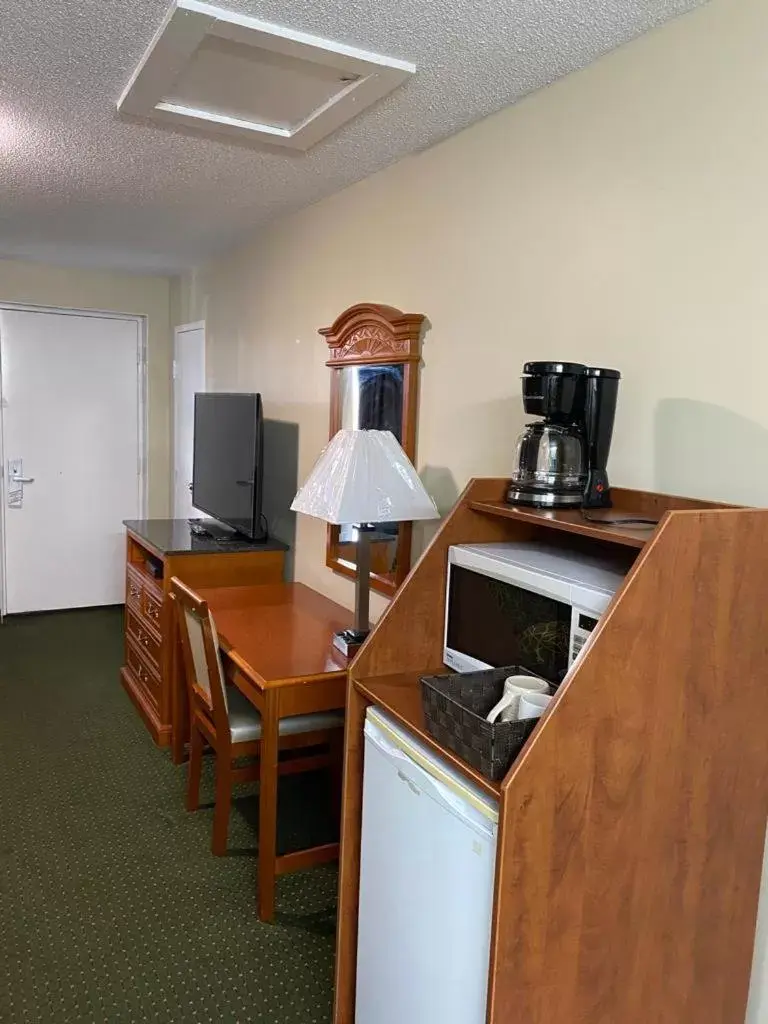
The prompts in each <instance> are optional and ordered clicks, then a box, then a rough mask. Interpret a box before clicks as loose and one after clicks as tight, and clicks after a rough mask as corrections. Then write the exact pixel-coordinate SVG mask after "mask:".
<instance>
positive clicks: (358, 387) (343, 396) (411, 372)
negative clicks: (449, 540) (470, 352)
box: [320, 303, 426, 596]
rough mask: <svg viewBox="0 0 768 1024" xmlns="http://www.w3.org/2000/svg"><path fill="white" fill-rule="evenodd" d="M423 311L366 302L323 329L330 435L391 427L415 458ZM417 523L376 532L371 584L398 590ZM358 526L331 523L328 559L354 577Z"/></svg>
mask: <svg viewBox="0 0 768 1024" xmlns="http://www.w3.org/2000/svg"><path fill="white" fill-rule="evenodd" d="M425 319H426V318H425V316H424V314H423V313H403V312H402V311H401V310H399V309H395V308H394V306H381V305H378V304H375V303H361V304H360V305H357V306H351V307H350V308H349V309H347V310H345V311H344V312H343V313H342V314H341V315H340V316H338V317H337V318H336V320H335V321H334V322H333V323H332V324H331V326H330V327H322V328H321V329H320V334H322V335H323V336H324V338H325V339H326V341H327V342H328V348H329V350H330V359H329V360H328V362H327V364H326V365H327V366H329V367H330V368H331V421H330V432H329V437H333V436H334V434H336V432H337V431H338V430H340V429H341V428H342V427H345V428H353V429H354V428H357V429H369V430H371V429H373V430H391V431H392V433H393V434H394V435H395V437H396V438H397V440H398V441H399V442H400V444H401V445H402V446H403V450H404V451H405V453H406V455H407V456H408V458H409V459H410V460H411V462H414V463H415V461H416V416H417V409H418V389H419V363H420V361H421V334H422V327H423V324H424V320H425ZM411 529H412V526H411V523H392V524H391V525H390V524H385V525H382V526H381V527H380V529H378V530H377V531H376V533H374V534H373V535H372V537H371V573H370V581H371V588H372V589H373V590H377V591H378V592H379V593H380V594H387V595H388V596H391V595H392V594H394V593H395V591H396V590H397V588H398V587H399V586H400V584H401V583H402V582H403V580H404V579H405V577H406V576H407V575H408V570H409V569H410V566H411ZM356 540H357V537H356V530H355V528H354V527H350V526H329V527H328V541H327V544H326V557H325V564H326V565H327V566H328V567H329V568H330V569H333V570H334V572H339V573H342V574H343V575H344V576H350V577H352V578H354V577H355V574H356V564H355V553H356Z"/></svg>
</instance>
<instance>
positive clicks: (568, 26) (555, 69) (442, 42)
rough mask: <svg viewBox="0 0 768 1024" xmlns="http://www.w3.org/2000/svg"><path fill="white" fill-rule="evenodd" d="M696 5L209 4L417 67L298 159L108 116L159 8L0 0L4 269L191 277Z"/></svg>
mask: <svg viewBox="0 0 768 1024" xmlns="http://www.w3.org/2000/svg"><path fill="white" fill-rule="evenodd" d="M699 2H701V0H322V2H321V0H261V2H257V0H233V2H230V3H226V2H220V3H219V6H222V7H228V8H230V9H232V10H236V11H240V12H243V13H247V14H252V15H254V16H256V17H258V18H262V19H264V20H266V21H272V22H276V23H278V24H282V25H287V26H289V27H291V28H295V29H299V30H303V31H306V32H311V33H315V34H317V35H320V36H324V37H325V38H330V39H333V40H337V41H340V42H344V43H348V44H351V45H355V46H358V47H360V48H362V49H366V50H371V51H374V52H378V53H382V54H386V55H388V56H391V57H398V58H401V59H404V60H409V61H413V62H414V63H415V64H416V65H417V68H418V71H417V73H416V75H415V76H414V78H413V79H412V80H411V81H409V82H407V83H406V84H405V85H404V86H402V87H401V88H400V89H398V90H397V91H396V92H395V93H393V94H392V95H390V96H389V97H387V98H385V99H384V100H382V101H381V102H380V103H378V104H377V105H376V106H375V107H374V108H372V109H371V110H370V111H368V112H366V113H364V114H362V115H361V116H360V117H358V118H357V119H356V120H354V121H352V122H350V123H349V124H347V125H345V126H344V127H343V128H341V129H340V130H339V131H338V132H337V133H336V134H334V135H332V136H331V137H330V138H328V139H326V140H325V141H323V142H321V143H319V144H318V145H317V146H316V147H315V148H314V149H312V150H310V151H309V152H308V153H306V154H294V153H286V152H280V151H270V150H267V149H265V148H259V147H258V146H246V145H243V144H240V143H236V142H233V141H231V140H227V139H224V138H215V137H213V136H206V135H202V134H196V135H193V134H191V133H188V134H184V133H182V132H181V131H179V130H173V129H170V128H166V127H161V126H158V125H152V124H148V123H138V122H134V123H131V122H130V121H127V120H125V119H123V118H121V117H120V115H118V113H117V111H116V108H115V104H116V102H117V99H118V97H119V95H120V93H121V91H122V90H123V88H124V86H125V84H126V83H127V81H128V79H129V77H130V75H131V74H132V72H133V70H134V68H135V67H136V64H137V63H138V61H139V59H140V57H141V56H142V54H143V52H144V50H145V48H146V46H147V44H148V43H149V41H150V39H151V38H152V36H153V34H154V32H155V30H156V29H157V27H158V25H159V23H160V21H161V19H162V17H163V15H164V13H165V11H166V9H167V3H166V0H128V2H126V0H121V2H120V3H117V2H116V0H79V2H78V0H54V2H52V0H0V26H2V28H1V29H0V257H1V256H10V257H21V258H30V259H36V260H41V261H46V262H52V263H71V264H77V265H82V266H94V267H110V268H115V269H128V270H158V271H174V270H179V269H182V268H184V267H188V266H191V265H193V264H195V263H198V262H200V261H202V260H205V259H206V258H208V257H210V256H213V255H215V254H216V253H217V252H219V251H221V250H222V249H224V248H226V247H227V246H229V245H231V244H233V243H235V242H237V241H239V240H240V239H242V238H243V237H245V236H247V235H248V234H249V233H250V232H252V231H253V229H254V228H256V227H257V226H258V225H259V224H262V223H264V222H265V221H266V220H269V219H271V218H274V217H275V216H277V215H279V214H281V213H284V212H286V211H290V210H295V209H298V208H299V207H301V206H304V205H306V204H307V203H311V202H313V201H315V200H317V199H319V198H321V197H322V196H325V195H328V194H330V193H331V192H334V191H336V190H337V189H340V188H342V187H343V186H345V185H348V184H350V183H351V182H353V181H356V180H358V179H359V178H363V177H365V176H366V175H368V174H371V173H373V172H374V171H377V170H379V169H380V168H382V167H385V166H386V165H387V164H389V163H392V162H393V161H395V160H397V159H398V158H400V157H402V156H405V155H406V154H408V153H411V152H414V151H416V150H419V149H424V148H425V147H427V146H429V145H432V144H433V143H435V142H437V141H439V140H440V139H442V138H444V137H445V136H447V135H450V134H451V133H453V132H456V131H458V130H459V129H461V128H463V127H465V126H466V125H468V124H471V123H472V122H473V121H476V120H477V119H478V118H481V117H483V116H485V115H486V114H489V113H491V112H492V111H494V110H498V109H499V108H500V107H503V106H506V105H507V104H509V103H512V102H514V100H515V99H517V98H519V97H520V96H522V95H524V94H525V93H527V92H530V91H531V90H532V89H536V88H539V87H540V86H543V85H546V84H547V83H549V82H551V81H553V80H554V79H556V78H559V77H561V76H562V75H565V74H567V73H568V72H570V71H573V70H575V69H576V68H579V67H582V66H583V65H585V64H587V63H588V62H589V61H591V60H593V59H594V58H595V57H597V56H598V55H599V54H601V53H604V52H606V51H607V50H610V49H612V48H613V47H616V46H618V45H620V44H621V43H623V42H625V41H627V40H629V39H631V38H632V37H633V36H636V35H638V34H640V33H641V32H644V31H646V30H647V29H649V28H651V27H653V26H655V25H658V24H660V23H661V22H663V21H665V20H666V19H667V18H670V17H673V16H675V15H677V14H681V13H682V12H684V11H686V10H689V9H691V8H693V7H696V6H698V5H699Z"/></svg>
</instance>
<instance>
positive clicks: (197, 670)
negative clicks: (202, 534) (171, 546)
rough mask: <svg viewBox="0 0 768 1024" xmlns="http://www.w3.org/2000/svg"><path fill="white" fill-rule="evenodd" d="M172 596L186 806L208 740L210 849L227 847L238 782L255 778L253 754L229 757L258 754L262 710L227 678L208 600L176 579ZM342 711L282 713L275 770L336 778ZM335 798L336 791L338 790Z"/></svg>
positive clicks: (193, 799) (195, 792)
mask: <svg viewBox="0 0 768 1024" xmlns="http://www.w3.org/2000/svg"><path fill="white" fill-rule="evenodd" d="M171 601H172V604H173V607H174V612H175V615H176V620H177V622H178V625H179V633H180V635H181V646H182V651H183V658H184V670H185V676H186V680H187V689H188V693H189V709H190V745H189V774H188V786H187V810H188V811H196V810H197V809H198V806H199V798H200V775H201V771H202V765H203V748H204V747H205V744H206V742H207V743H208V744H209V745H210V746H211V748H212V749H213V750H214V751H215V753H216V796H215V800H216V803H215V809H214V815H213V839H212V843H211V849H212V852H213V853H214V854H215V855H216V856H223V855H224V854H225V853H226V852H227V832H228V828H229V813H230V807H231V804H232V787H233V785H234V783H236V782H247V781H254V780H257V779H258V778H259V763H258V760H256V761H253V762H251V763H250V764H248V765H246V766H244V767H242V766H241V767H237V766H235V764H234V761H235V760H238V759H240V758H256V759H258V756H259V747H260V741H261V715H260V714H259V712H258V710H257V709H256V708H255V707H254V706H253V705H252V704H251V703H250V701H248V700H247V699H246V698H245V697H244V696H243V695H242V694H241V693H240V691H239V690H238V689H236V688H235V687H233V686H227V685H226V676H225V673H224V664H223V661H222V652H221V650H220V648H219V641H218V636H217V634H216V624H215V623H214V621H213V616H212V615H211V613H210V611H209V609H208V604H207V602H205V601H203V600H202V598H200V597H198V595H197V594H195V592H194V591H192V590H190V589H189V587H187V586H185V584H184V583H182V582H181V580H179V579H178V578H176V577H174V578H173V579H172V580H171ZM343 724H344V714H343V712H341V711H328V712H321V713H318V714H311V715H293V716H291V717H289V718H283V719H281V720H280V758H279V760H278V764H277V772H278V774H280V775H284V774H292V773H295V772H303V771H313V770H315V769H318V768H322V767H325V766H328V765H331V766H333V767H334V768H335V769H336V770H337V773H338V781H339V790H340V779H341V766H340V756H341V750H342V744H341V739H340V737H341V735H342V730H341V726H343ZM339 798H340V794H339Z"/></svg>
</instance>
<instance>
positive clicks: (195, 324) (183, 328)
mask: <svg viewBox="0 0 768 1024" xmlns="http://www.w3.org/2000/svg"><path fill="white" fill-rule="evenodd" d="M188 331H202V332H203V383H204V384H205V380H206V376H207V374H206V352H207V346H208V338H207V333H206V330H205V320H194V321H192V322H191V323H188V324H177V325H176V326H175V327H174V328H173V353H172V358H171V516H173V515H174V513H175V507H176V381H177V380H178V377H177V376H176V343H177V341H178V339H179V337H180V336H181V335H182V334H186V333H187V332H188Z"/></svg>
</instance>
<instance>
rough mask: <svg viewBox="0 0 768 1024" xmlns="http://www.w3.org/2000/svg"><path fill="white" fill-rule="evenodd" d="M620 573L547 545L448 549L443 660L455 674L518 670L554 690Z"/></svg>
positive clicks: (601, 560)
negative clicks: (504, 667) (552, 685)
mask: <svg viewBox="0 0 768 1024" xmlns="http://www.w3.org/2000/svg"><path fill="white" fill-rule="evenodd" d="M625 572H626V569H625V568H624V567H623V566H622V565H621V564H619V563H617V562H616V561H614V560H613V559H610V558H608V557H601V556H596V555H588V554H584V553H581V552H576V551H572V550H565V549H563V548H559V547H555V546H554V545H547V544H538V543H520V542H511V543H506V544H456V545H453V546H452V547H450V548H449V549H448V578H447V584H446V587H447V589H446V601H445V640H444V647H443V661H444V662H445V664H446V665H448V666H449V667H450V668H452V669H454V670H455V671H457V672H472V671H476V670H477V669H485V668H498V667H501V666H502V665H521V666H523V667H524V668H527V669H528V670H529V671H531V672H535V673H536V674H537V675H540V676H543V677H544V678H545V679H548V680H549V681H550V682H551V683H555V684H559V683H561V682H562V680H563V678H564V677H565V674H566V672H567V671H568V668H569V667H570V665H571V664H572V663H573V661H574V660H575V658H576V657H577V656H578V654H579V652H580V651H581V649H582V647H583V646H584V644H585V643H586V641H587V639H588V637H589V634H590V633H591V632H592V630H593V629H594V628H595V626H596V625H597V623H598V620H599V618H600V616H601V615H602V614H603V612H604V611H605V609H606V608H607V607H608V604H609V602H610V600H611V598H612V597H613V594H614V593H615V591H616V590H618V588H619V587H620V586H621V584H622V582H623V580H624V575H625Z"/></svg>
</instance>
